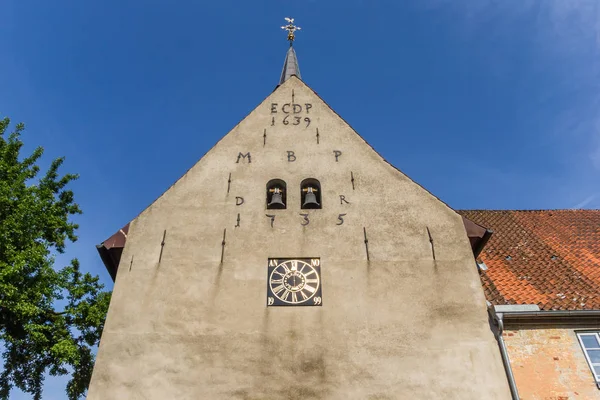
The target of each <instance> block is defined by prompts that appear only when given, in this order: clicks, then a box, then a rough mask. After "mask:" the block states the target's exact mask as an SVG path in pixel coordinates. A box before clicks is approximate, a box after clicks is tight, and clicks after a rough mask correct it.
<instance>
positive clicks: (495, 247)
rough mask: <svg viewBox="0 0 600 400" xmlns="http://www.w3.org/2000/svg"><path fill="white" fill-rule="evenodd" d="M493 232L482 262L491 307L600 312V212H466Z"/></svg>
mask: <svg viewBox="0 0 600 400" xmlns="http://www.w3.org/2000/svg"><path fill="white" fill-rule="evenodd" d="M458 213H459V214H461V215H462V216H464V217H466V218H468V219H469V220H471V221H473V222H475V223H477V224H479V225H482V226H484V227H486V228H488V229H491V230H493V231H494V233H493V234H492V236H491V238H490V239H489V241H488V243H487V244H486V246H485V247H484V248H483V251H481V253H480V254H479V259H480V260H481V261H483V262H485V264H486V265H487V267H488V270H487V271H481V272H480V276H481V282H482V285H483V289H484V291H485V295H486V298H487V299H488V301H490V302H491V303H492V304H495V305H498V304H537V305H538V306H539V307H540V309H542V310H591V309H595V310H598V309H600V210H531V211H514V210H501V211H495V210H462V211H458Z"/></svg>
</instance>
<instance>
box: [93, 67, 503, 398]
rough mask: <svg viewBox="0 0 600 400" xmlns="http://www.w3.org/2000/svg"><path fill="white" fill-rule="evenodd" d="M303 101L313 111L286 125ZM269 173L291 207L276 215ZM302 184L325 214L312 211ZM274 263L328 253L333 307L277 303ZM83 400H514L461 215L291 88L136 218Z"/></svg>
mask: <svg viewBox="0 0 600 400" xmlns="http://www.w3.org/2000/svg"><path fill="white" fill-rule="evenodd" d="M292 98H294V102H295V103H298V104H302V105H305V104H306V103H310V104H312V108H310V109H309V112H308V114H307V113H306V112H305V109H306V107H304V108H303V109H304V111H303V112H302V113H300V114H299V115H300V117H301V119H300V121H301V122H300V123H298V125H293V124H294V123H295V122H297V120H295V119H290V120H289V121H288V122H291V123H290V124H288V125H285V124H284V123H283V117H284V116H285V114H284V113H282V109H281V107H282V105H283V104H286V103H290V102H292ZM273 103H277V106H276V107H275V109H276V110H278V111H277V113H275V114H274V113H273V112H272V108H273V106H272V104H273ZM289 109H290V108H289V107H288V108H287V110H288V111H289ZM273 117H275V120H273ZM305 118H310V124H308V122H307V121H306V120H305ZM307 125H308V126H307ZM317 128H318V132H319V137H318V143H317V135H316V134H317ZM265 133H266V140H265V136H264V135H265ZM406 134H409V133H405V132H398V135H406ZM334 150H337V151H341V152H342V155H341V156H339V157H338V161H336V158H335V155H334ZM288 151H293V152H294V155H295V160H294V158H293V157H291V158H288V153H287V152H288ZM240 152H242V153H244V154H245V153H247V152H250V153H251V157H252V159H251V162H250V163H248V160H247V159H245V158H241V159H240V160H239V162H238V154H239V153H240ZM292 160H293V161H292ZM351 173H352V175H353V176H354V185H355V187H354V189H353V187H352V182H351ZM229 174H231V182H229V183H228V177H229ZM273 178H279V179H283V180H285V181H286V182H287V186H288V208H287V210H268V211H267V210H266V209H265V184H266V183H267V181H269V180H270V179H273ZM304 178H316V179H319V180H320V182H321V185H322V197H323V199H322V203H323V209H322V210H300V189H299V185H300V182H301V181H302V180H303V179H304ZM228 185H230V191H229V193H228V192H227V188H228ZM339 195H345V196H346V199H347V200H348V201H349V202H350V204H345V203H344V204H340V199H339ZM236 196H240V197H243V198H244V204H242V205H240V206H236ZM300 212H306V213H308V214H309V219H310V223H309V225H307V226H302V225H301V222H302V221H303V218H302V217H301V216H300V215H299V213H300ZM238 213H239V214H240V226H239V227H235V225H236V220H237V215H238ZM341 213H345V214H346V216H345V217H344V223H343V224H342V225H336V223H338V222H339V220H338V215H339V214H341ZM265 214H274V215H276V218H275V221H274V226H273V227H271V225H270V219H269V218H267V217H266V216H265ZM363 228H366V232H367V237H368V241H369V242H368V246H369V256H370V261H367V256H366V249H365V243H364V233H363ZM427 228H429V230H430V232H431V235H432V237H433V243H434V247H435V256H436V260H434V259H433V255H432V248H431V243H430V241H429V237H428V234H427ZM224 229H227V234H226V238H225V243H226V244H225V248H224V253H223V254H224V261H223V263H221V262H220V259H221V254H222V241H223V231H224ZM164 230H166V231H167V233H166V239H165V245H164V248H163V251H162V258H161V262H160V263H159V262H158V260H159V256H160V254H161V241H162V238H163V233H164ZM269 257H320V258H321V270H322V282H323V306H322V307H287V308H282V307H278V308H274V307H266V286H267V283H266V279H267V259H268V258H269ZM88 398H89V399H92V400H96V399H169V398H171V399H236V398H238V399H257V400H258V399H261V400H262V399H300V398H302V399H435V398H439V399H461V400H463V399H477V400H479V399H508V398H510V395H509V392H508V386H507V383H506V377H505V374H504V370H503V367H502V363H501V359H500V356H499V352H498V347H497V344H496V342H495V339H494V337H493V335H492V333H491V331H490V329H489V325H488V320H487V313H486V307H485V300H484V296H483V292H482V290H481V288H480V282H479V277H478V275H477V271H476V268H475V264H474V261H473V255H472V253H471V250H470V247H469V243H468V240H467V237H466V234H465V231H464V227H463V224H462V221H461V217H460V216H459V215H457V214H456V213H455V212H454V211H453V210H451V209H450V208H448V207H447V206H446V205H444V204H443V203H442V202H440V201H439V200H438V199H436V198H435V197H433V196H432V195H431V194H429V193H428V192H426V191H425V190H424V189H423V188H421V187H420V186H418V185H417V184H415V183H414V182H412V181H411V180H410V179H408V178H407V177H406V176H404V175H403V174H402V173H400V172H399V171H397V170H396V169H394V168H393V167H392V166H390V165H389V164H387V163H386V162H384V161H383V160H382V159H381V157H380V156H379V155H378V154H377V153H376V152H375V151H374V150H373V149H371V148H370V147H369V146H368V145H367V144H366V143H365V142H364V141H363V139H361V138H360V137H359V136H358V135H357V134H356V133H355V132H354V131H353V130H352V129H351V128H350V127H349V126H348V125H347V124H346V123H345V122H344V121H343V120H341V118H339V117H338V116H337V115H336V114H335V113H334V112H333V111H332V110H331V109H330V108H329V107H328V106H327V105H326V104H325V103H323V102H322V101H321V100H320V99H319V98H318V96H316V95H315V94H314V92H312V90H310V89H309V88H308V87H307V86H305V85H304V84H303V83H302V82H301V81H300V80H298V79H297V78H295V77H292V78H290V79H289V80H288V81H286V83H285V84H283V85H282V86H281V87H279V88H278V89H277V90H276V91H275V92H273V93H272V94H271V95H270V96H269V98H267V99H266V100H265V101H264V102H263V103H262V104H261V105H260V106H259V107H257V108H256V109H255V110H254V111H253V112H252V113H251V114H250V115H249V116H248V117H247V118H246V119H244V120H243V121H242V122H241V123H240V124H238V125H237V126H236V127H235V128H234V129H233V130H232V131H231V132H230V133H229V134H228V135H227V136H226V137H224V138H223V139H222V140H221V141H220V142H219V143H218V144H217V145H216V146H215V147H214V148H213V149H211V150H210V151H209V152H208V153H207V154H206V155H205V156H204V157H203V158H202V159H201V160H200V161H199V162H198V163H197V164H196V165H195V166H194V167H193V168H192V169H191V170H190V171H188V172H187V173H186V174H185V175H184V176H183V177H182V178H181V179H180V180H179V181H178V182H177V183H175V184H174V185H173V186H172V187H171V188H170V189H169V190H168V191H167V192H166V193H165V194H164V195H163V196H162V197H160V198H159V199H158V200H157V201H156V202H154V203H153V204H152V205H151V206H150V207H149V208H148V209H146V210H145V211H144V212H142V213H141V215H140V216H139V217H138V218H136V219H135V220H134V221H133V222H132V224H131V226H130V230H129V235H128V238H127V244H126V247H125V249H124V253H123V256H122V259H121V265H120V267H119V271H118V275H117V279H116V284H115V289H114V293H113V297H112V302H111V306H110V310H109V314H108V318H107V322H106V327H105V331H104V333H103V336H102V340H101V344H100V348H99V352H98V360H97V363H96V366H95V369H94V373H93V377H92V382H91V386H90V390H89V396H88Z"/></svg>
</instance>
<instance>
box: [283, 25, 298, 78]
mask: <svg viewBox="0 0 600 400" xmlns="http://www.w3.org/2000/svg"><path fill="white" fill-rule="evenodd" d="M285 20H286V21H287V22H288V24H287V25H285V26H282V27H281V29H285V30H286V31H287V32H288V36H287V40H288V41H289V42H290V48H289V49H288V51H287V53H286V55H285V62H284V63H283V70H282V71H281V78H279V84H280V85H281V84H283V82H285V81H286V80H288V78H289V77H290V76H292V75H296V76H297V77H298V78H300V67H299V66H298V57H296V52H295V51H294V46H293V44H294V39H295V38H296V36H295V32H296V31H299V30H300V27H299V26H295V25H294V18H285Z"/></svg>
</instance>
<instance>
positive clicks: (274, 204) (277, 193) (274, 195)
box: [266, 179, 287, 210]
mask: <svg viewBox="0 0 600 400" xmlns="http://www.w3.org/2000/svg"><path fill="white" fill-rule="evenodd" d="M266 199H267V210H285V208H286V205H287V185H286V184H285V181H283V180H281V179H271V180H270V181H269V182H268V183H267V194H266Z"/></svg>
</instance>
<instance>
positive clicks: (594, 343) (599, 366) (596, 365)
mask: <svg viewBox="0 0 600 400" xmlns="http://www.w3.org/2000/svg"><path fill="white" fill-rule="evenodd" d="M577 337H578V338H579V343H581V347H583V352H584V353H585V358H586V359H587V362H588V364H589V366H590V369H591V370H592V373H593V374H594V378H595V380H596V385H598V388H600V334H599V333H598V332H581V333H577Z"/></svg>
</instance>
